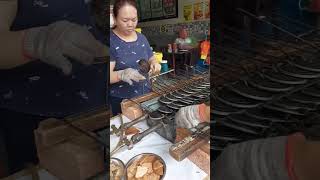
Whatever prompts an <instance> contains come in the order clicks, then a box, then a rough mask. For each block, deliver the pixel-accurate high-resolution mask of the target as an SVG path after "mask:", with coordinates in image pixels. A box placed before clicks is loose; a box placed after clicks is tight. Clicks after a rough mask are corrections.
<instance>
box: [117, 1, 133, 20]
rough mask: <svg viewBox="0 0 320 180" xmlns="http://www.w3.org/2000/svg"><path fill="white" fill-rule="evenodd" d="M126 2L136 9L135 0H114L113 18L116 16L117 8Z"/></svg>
mask: <svg viewBox="0 0 320 180" xmlns="http://www.w3.org/2000/svg"><path fill="white" fill-rule="evenodd" d="M127 4H129V5H131V6H133V7H134V8H136V9H137V4H136V1H135V0H115V3H114V5H113V15H114V17H115V18H116V17H117V16H118V13H119V10H120V9H121V8H122V7H123V6H125V5H127Z"/></svg>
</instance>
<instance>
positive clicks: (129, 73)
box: [118, 68, 146, 85]
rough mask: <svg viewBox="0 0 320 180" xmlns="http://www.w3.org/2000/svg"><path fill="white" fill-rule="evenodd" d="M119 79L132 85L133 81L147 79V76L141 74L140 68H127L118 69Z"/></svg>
mask: <svg viewBox="0 0 320 180" xmlns="http://www.w3.org/2000/svg"><path fill="white" fill-rule="evenodd" d="M118 76H119V79H121V80H122V81H124V82H127V83H128V84H130V85H132V84H133V82H132V81H135V82H139V81H140V80H145V79H146V78H145V77H144V76H143V75H141V74H140V73H139V72H138V70H136V69H132V68H127V69H125V70H121V71H118Z"/></svg>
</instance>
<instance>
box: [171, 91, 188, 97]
mask: <svg viewBox="0 0 320 180" xmlns="http://www.w3.org/2000/svg"><path fill="white" fill-rule="evenodd" d="M171 95H172V96H173V97H175V98H177V99H181V98H184V97H185V95H184V94H181V93H179V92H177V91H175V92H173V93H171Z"/></svg>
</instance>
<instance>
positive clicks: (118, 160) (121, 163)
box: [110, 158, 126, 180]
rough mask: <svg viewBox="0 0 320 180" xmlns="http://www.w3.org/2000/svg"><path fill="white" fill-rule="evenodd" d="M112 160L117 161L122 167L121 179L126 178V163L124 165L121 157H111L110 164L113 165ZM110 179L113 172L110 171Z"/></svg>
mask: <svg viewBox="0 0 320 180" xmlns="http://www.w3.org/2000/svg"><path fill="white" fill-rule="evenodd" d="M111 162H115V163H117V165H119V166H120V167H121V169H122V176H121V177H120V179H121V180H125V179H126V178H125V177H126V175H125V173H126V171H125V165H124V163H123V162H122V161H121V160H120V159H118V158H110V165H111ZM110 179H111V172H110Z"/></svg>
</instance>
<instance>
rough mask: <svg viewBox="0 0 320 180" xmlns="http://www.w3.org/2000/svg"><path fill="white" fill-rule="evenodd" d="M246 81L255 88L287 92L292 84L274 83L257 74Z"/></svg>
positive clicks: (291, 87)
mask: <svg viewBox="0 0 320 180" xmlns="http://www.w3.org/2000/svg"><path fill="white" fill-rule="evenodd" d="M248 83H249V84H250V85H251V86H253V87H255V88H258V89H262V90H266V91H271V92H287V91H290V90H291V89H293V86H288V85H284V84H280V83H276V82H273V81H271V80H268V79H267V78H263V77H261V76H259V75H258V76H255V77H252V78H251V79H250V80H249V81H248Z"/></svg>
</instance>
